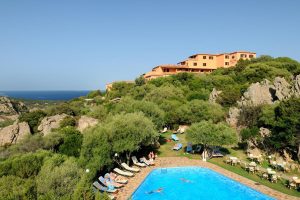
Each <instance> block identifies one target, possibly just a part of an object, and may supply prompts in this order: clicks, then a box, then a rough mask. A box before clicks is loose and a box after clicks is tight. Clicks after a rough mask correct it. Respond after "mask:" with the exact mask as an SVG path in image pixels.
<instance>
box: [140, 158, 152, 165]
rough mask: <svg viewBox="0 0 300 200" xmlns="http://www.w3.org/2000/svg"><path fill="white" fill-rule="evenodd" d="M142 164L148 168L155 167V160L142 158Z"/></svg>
mask: <svg viewBox="0 0 300 200" xmlns="http://www.w3.org/2000/svg"><path fill="white" fill-rule="evenodd" d="M140 162H142V163H145V164H146V165H147V166H149V165H154V160H147V159H146V158H145V157H142V158H140Z"/></svg>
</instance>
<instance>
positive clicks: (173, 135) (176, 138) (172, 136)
mask: <svg viewBox="0 0 300 200" xmlns="http://www.w3.org/2000/svg"><path fill="white" fill-rule="evenodd" d="M171 138H172V140H174V141H179V139H178V137H177V136H176V135H175V134H172V135H171Z"/></svg>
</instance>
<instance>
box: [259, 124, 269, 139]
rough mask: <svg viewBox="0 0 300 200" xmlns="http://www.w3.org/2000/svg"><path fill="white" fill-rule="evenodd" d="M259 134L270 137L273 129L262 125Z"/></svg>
mask: <svg viewBox="0 0 300 200" xmlns="http://www.w3.org/2000/svg"><path fill="white" fill-rule="evenodd" d="M259 134H260V136H261V137H262V138H265V137H269V136H270V135H271V131H270V130H269V129H267V128H264V127H260V128H259Z"/></svg>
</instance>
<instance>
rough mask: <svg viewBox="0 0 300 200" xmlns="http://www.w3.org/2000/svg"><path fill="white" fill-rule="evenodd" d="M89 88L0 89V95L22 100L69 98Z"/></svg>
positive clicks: (81, 93) (83, 94)
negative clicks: (73, 89) (62, 89)
mask: <svg viewBox="0 0 300 200" xmlns="http://www.w3.org/2000/svg"><path fill="white" fill-rule="evenodd" d="M89 92H90V91H89V90H79V91H0V96H7V97H11V98H15V99H24V100H57V101H58V100H60V101H62V100H71V99H74V98H77V97H81V96H85V95H87V94H88V93H89Z"/></svg>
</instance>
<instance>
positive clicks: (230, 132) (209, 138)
mask: <svg viewBox="0 0 300 200" xmlns="http://www.w3.org/2000/svg"><path fill="white" fill-rule="evenodd" d="M186 132H187V133H186V138H187V140H189V141H191V142H193V143H194V144H203V147H204V154H203V159H204V160H206V151H207V147H208V145H213V146H222V145H232V144H234V143H236V142H237V135H236V132H235V130H234V129H232V128H231V127H229V126H228V125H226V124H225V123H218V124H214V123H213V122H211V121H201V122H198V123H195V124H192V125H191V127H190V128H189V129H187V131H186Z"/></svg>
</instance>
